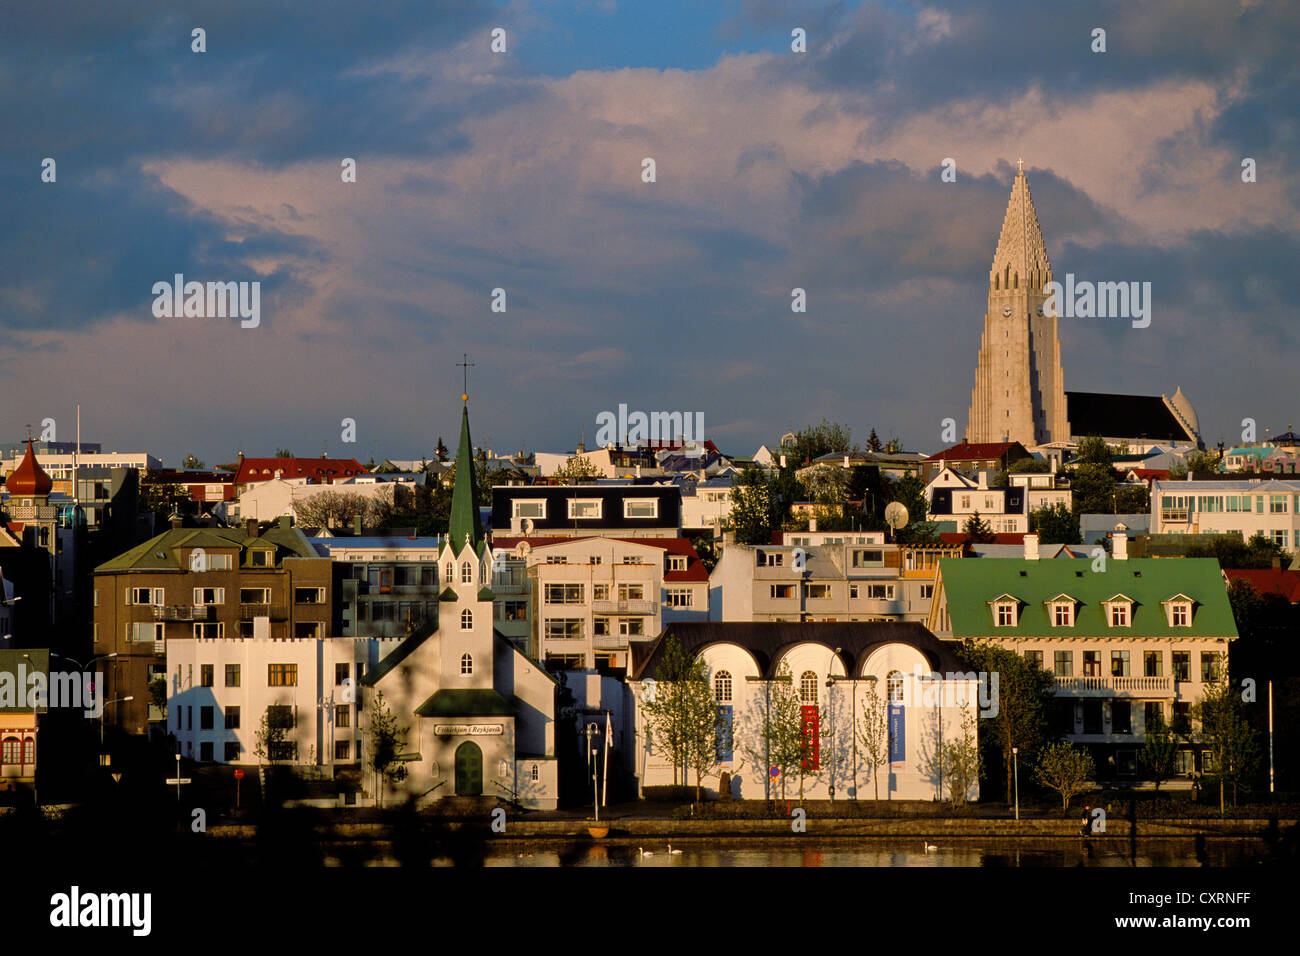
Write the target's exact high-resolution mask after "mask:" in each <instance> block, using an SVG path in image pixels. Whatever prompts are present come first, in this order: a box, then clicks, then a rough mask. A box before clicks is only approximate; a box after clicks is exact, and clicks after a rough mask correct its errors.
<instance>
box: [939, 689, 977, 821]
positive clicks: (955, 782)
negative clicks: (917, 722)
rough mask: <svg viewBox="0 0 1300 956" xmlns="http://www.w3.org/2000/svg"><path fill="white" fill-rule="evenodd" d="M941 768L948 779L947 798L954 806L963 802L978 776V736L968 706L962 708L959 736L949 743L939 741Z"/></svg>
mask: <svg viewBox="0 0 1300 956" xmlns="http://www.w3.org/2000/svg"><path fill="white" fill-rule="evenodd" d="M940 748H941V753H942V754H943V769H944V771H945V774H946V779H947V781H948V799H949V800H951V801H952V803H953V805H954V806H960V805H961V804H963V803H965V802H966V800H967V798H968V796H969V795H970V791H971V786H972V785H973V784H975V783H977V782H978V781H979V777H980V748H979V737H978V734H977V732H976V729H975V714H974V712H973V711H972V710H971V708H970V707H968V706H967V707H963V708H962V718H961V737H960V738H959V739H957V740H954V741H952V742H951V743H947V744H945V743H940Z"/></svg>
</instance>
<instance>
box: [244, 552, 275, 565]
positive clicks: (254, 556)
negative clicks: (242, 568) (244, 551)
mask: <svg viewBox="0 0 1300 956" xmlns="http://www.w3.org/2000/svg"><path fill="white" fill-rule="evenodd" d="M273 553H274V552H272V551H270V550H269V549H267V548H253V549H252V550H250V551H249V552H248V563H249V565H250V566H251V567H254V568H269V567H270V566H271V555H272V554H273Z"/></svg>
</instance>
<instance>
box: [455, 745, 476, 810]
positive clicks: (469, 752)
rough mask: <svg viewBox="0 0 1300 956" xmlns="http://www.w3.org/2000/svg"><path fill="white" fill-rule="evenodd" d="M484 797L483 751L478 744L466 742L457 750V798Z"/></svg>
mask: <svg viewBox="0 0 1300 956" xmlns="http://www.w3.org/2000/svg"><path fill="white" fill-rule="evenodd" d="M482 795H483V751H481V750H479V748H478V744H476V743H471V742H470V741H468V740H467V741H465V742H464V743H463V744H461V745H460V746H459V747H457V748H456V796H458V797H481V796H482Z"/></svg>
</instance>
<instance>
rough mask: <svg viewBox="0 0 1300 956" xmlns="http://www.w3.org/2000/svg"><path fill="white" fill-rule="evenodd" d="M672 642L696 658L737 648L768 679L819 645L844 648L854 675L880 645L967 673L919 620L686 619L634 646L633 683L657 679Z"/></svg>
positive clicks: (934, 665)
mask: <svg viewBox="0 0 1300 956" xmlns="http://www.w3.org/2000/svg"><path fill="white" fill-rule="evenodd" d="M671 638H676V639H677V640H678V642H679V643H680V644H681V646H682V649H683V650H684V651H686V652H687V653H688V654H690V655H692V656H695V655H696V654H698V653H699V652H700V651H702V650H703V649H704V648H706V647H708V646H709V645H711V644H738V645H739V646H741V647H743V648H745V649H746V650H748V651H749V652H750V653H751V654H753V655H754V657H755V659H756V660H757V661H758V666H759V668H760V669H761V671H762V674H763V676H765V677H774V676H775V674H776V670H775V667H776V665H775V663H774V662H775V661H777V660H779V659H780V657H781V655H782V654H783V653H784V652H785V650H786V649H787V648H789V647H792V646H794V645H795V644H821V645H823V646H824V647H828V648H830V649H831V650H832V651H833V650H835V648H837V647H838V648H840V649H841V650H840V658H841V660H843V662H844V667H845V670H847V671H848V672H849V673H850V674H852V673H854V668H855V667H856V666H857V662H858V661H860V660H861V659H862V658H864V657H866V656H867V655H868V654H870V653H871V651H872V649H873V648H874V647H875V646H876V645H878V644H891V643H900V644H908V645H911V646H912V647H915V648H916V649H917V650H919V651H920V652H921V653H922V654H924V655H925V658H926V660H927V661H929V662H930V666H931V667H932V668H933V669H934V670H936V671H941V672H944V673H947V672H950V671H958V670H962V671H964V670H967V669H968V668H967V667H966V665H965V664H964V663H963V662H962V660H961V658H959V657H958V656H957V654H956V653H955V649H954V648H953V647H952V646H951V645H949V644H945V643H944V642H943V641H940V640H939V639H938V638H937V637H935V636H934V635H933V634H932V633H931V632H930V630H929V629H928V628H927V627H926V626H925V625H924V624H920V623H917V622H915V621H835V622H831V621H816V622H813V621H809V622H802V623H801V622H797V621H789V622H786V621H779V622H778V621H727V622H720V621H686V622H679V623H675V624H670V625H668V627H667V628H665V629H664V632H663V634H661V635H660V636H659V637H658V638H657V639H656V640H655V641H654V643H652V644H648V645H638V644H633V645H632V674H631V677H632V679H633V680H642V679H643V678H646V677H654V676H655V674H656V673H657V670H658V668H659V666H660V663H661V661H662V659H663V655H664V645H665V644H666V643H667V641H668V640H669V639H671Z"/></svg>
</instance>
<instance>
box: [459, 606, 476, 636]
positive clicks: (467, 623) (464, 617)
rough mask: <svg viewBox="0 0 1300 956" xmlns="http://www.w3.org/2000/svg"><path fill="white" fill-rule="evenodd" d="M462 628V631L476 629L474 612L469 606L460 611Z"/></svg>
mask: <svg viewBox="0 0 1300 956" xmlns="http://www.w3.org/2000/svg"><path fill="white" fill-rule="evenodd" d="M460 629H461V630H462V631H472V630H474V612H473V611H471V610H470V609H469V608H465V610H463V611H461V612H460Z"/></svg>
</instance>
